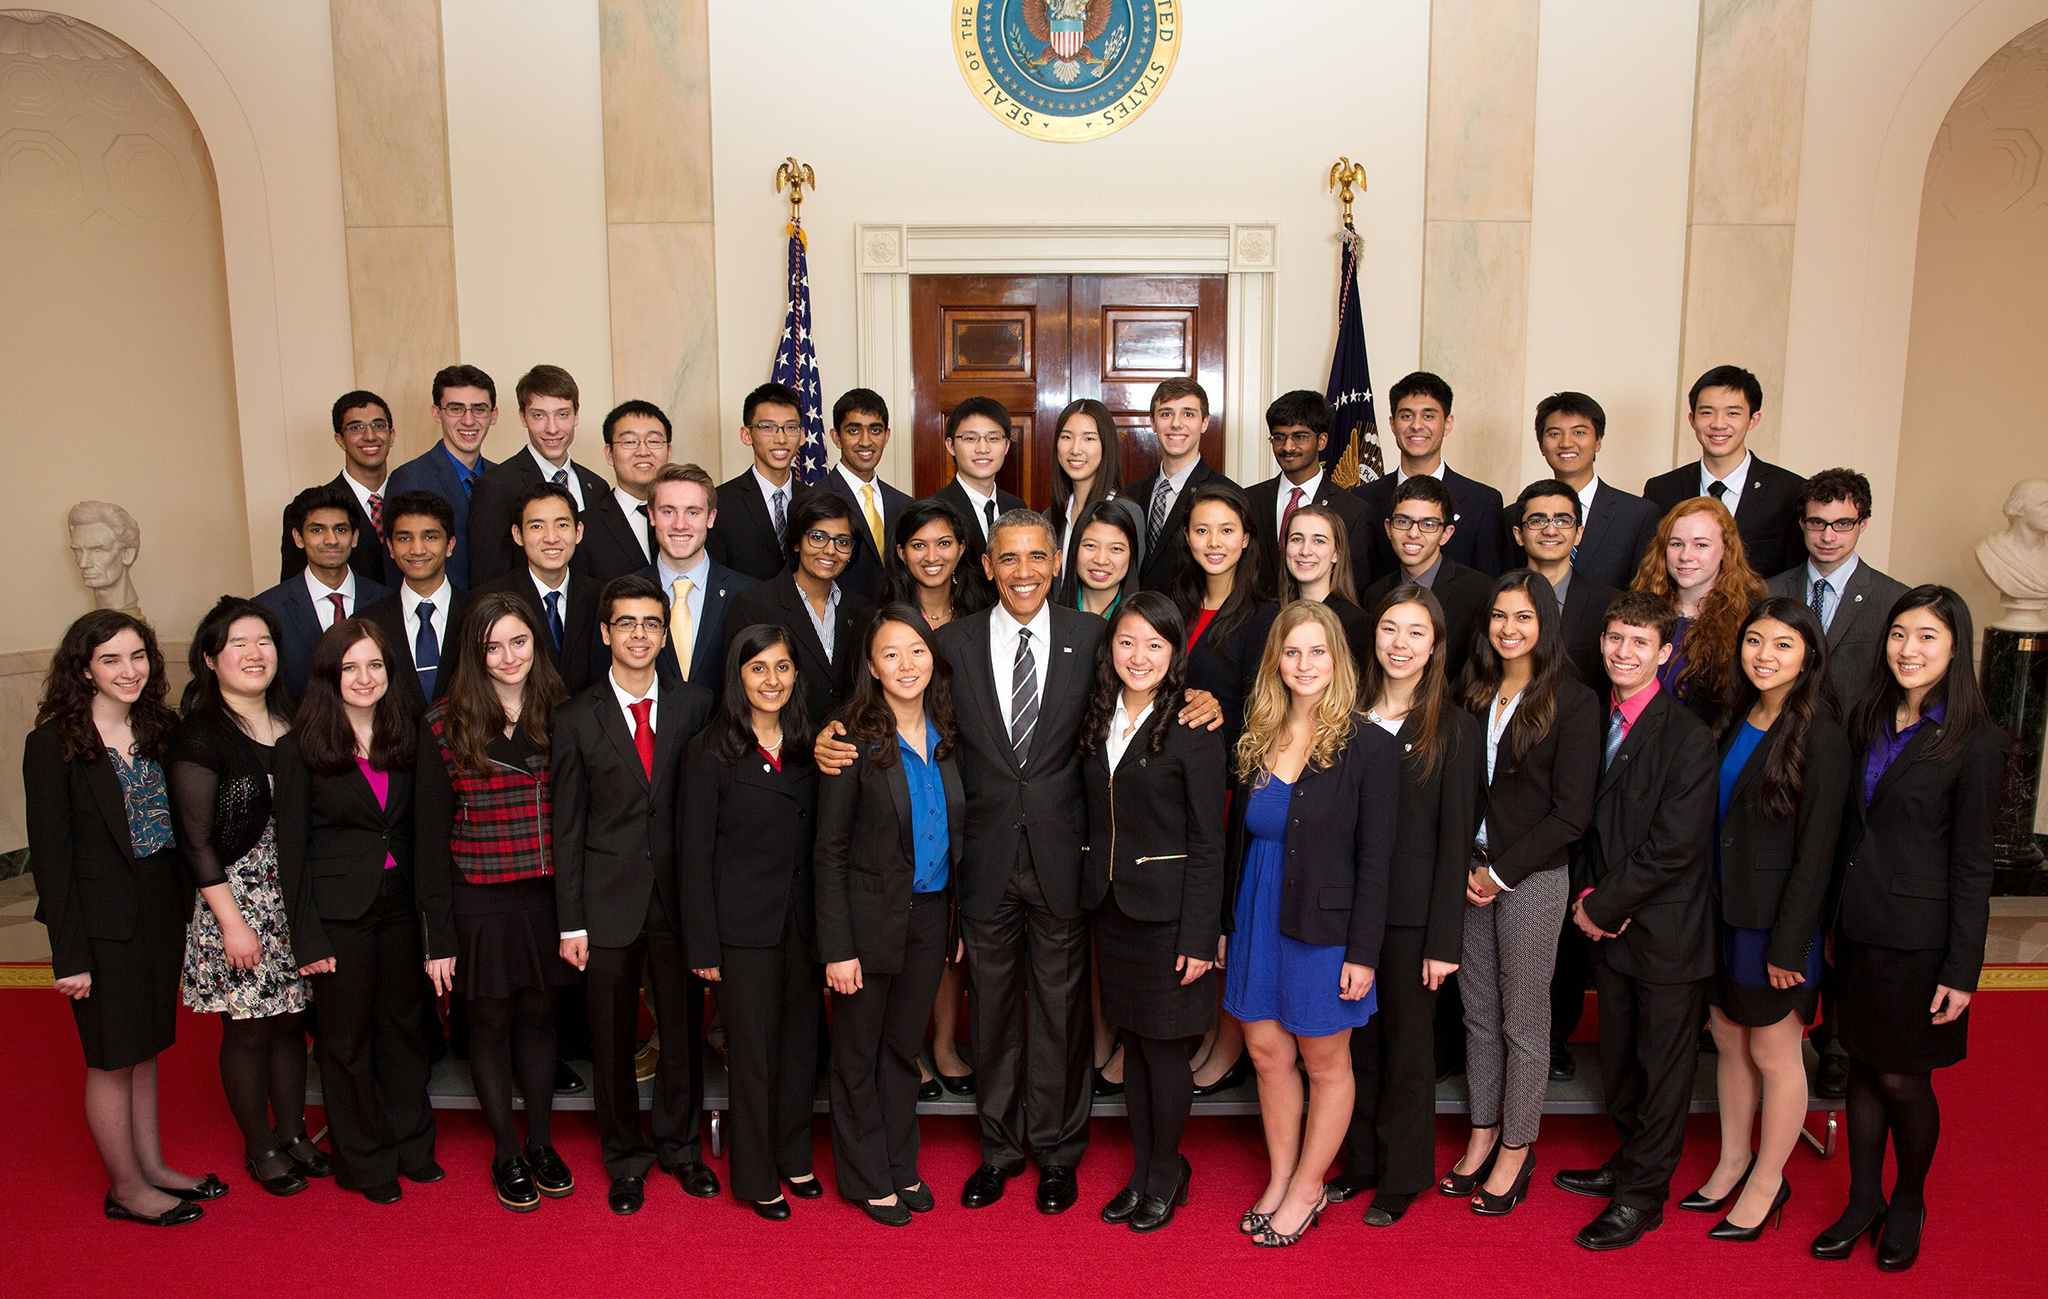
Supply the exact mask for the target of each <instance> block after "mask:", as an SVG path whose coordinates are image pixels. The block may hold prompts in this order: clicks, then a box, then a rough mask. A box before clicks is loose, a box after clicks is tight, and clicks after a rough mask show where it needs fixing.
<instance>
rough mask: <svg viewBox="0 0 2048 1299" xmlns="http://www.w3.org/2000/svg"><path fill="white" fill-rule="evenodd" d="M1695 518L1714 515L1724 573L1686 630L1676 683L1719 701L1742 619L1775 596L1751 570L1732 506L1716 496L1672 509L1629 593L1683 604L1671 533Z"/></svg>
mask: <svg viewBox="0 0 2048 1299" xmlns="http://www.w3.org/2000/svg"><path fill="white" fill-rule="evenodd" d="M1694 514H1705V515H1708V516H1710V517H1711V518H1712V519H1713V520H1714V524H1715V526H1716V527H1718V528H1720V530H1721V548H1722V554H1721V572H1720V574H1719V575H1718V576H1716V577H1715V578H1714V585H1713V589H1711V590H1709V591H1708V592H1707V594H1706V596H1705V598H1704V599H1702V600H1701V601H1700V607H1699V613H1698V614H1697V615H1695V616H1694V618H1693V620H1692V625H1691V627H1689V628H1688V629H1687V630H1686V633H1685V669H1684V670H1683V671H1682V672H1680V673H1679V674H1678V680H1677V681H1676V682H1674V683H1673V684H1674V685H1675V686H1676V687H1677V689H1678V693H1680V694H1683V695H1688V696H1689V695H1691V694H1692V692H1694V691H1696V690H1704V691H1706V692H1708V694H1709V695H1710V696H1711V697H1712V698H1714V699H1717V700H1718V699H1720V698H1722V697H1723V696H1724V695H1725V694H1726V693H1727V688H1728V673H1729V670H1730V669H1731V668H1732V666H1733V665H1734V663H1735V643H1736V641H1737V640H1738V639H1739V638H1740V637H1741V634H1742V621H1743V619H1745V618H1747V617H1748V616H1749V610H1750V607H1751V606H1752V605H1754V604H1755V603H1756V602H1757V601H1759V600H1761V599H1763V598H1764V597H1765V596H1766V595H1769V594H1770V592H1769V591H1768V590H1767V589H1766V588H1765V586H1764V582H1763V579H1762V578H1760V577H1758V576H1757V574H1756V570H1755V569H1753V568H1751V567H1750V566H1749V553H1748V552H1747V551H1746V550H1744V549H1743V545H1742V534H1741V533H1740V532H1738V531H1736V529H1735V516H1734V515H1732V514H1730V513H1729V512H1728V507H1727V506H1725V505H1723V504H1721V502H1719V501H1717V500H1715V499H1714V498H1713V497H1711V496H1695V497H1693V498H1692V499H1691V500H1687V501H1680V502H1679V503H1678V504H1677V505H1674V506H1672V507H1671V512H1670V513H1669V514H1666V515H1665V516H1664V521H1663V522H1662V523H1659V524H1658V525H1657V538H1656V540H1655V541H1653V542H1651V543H1650V548H1649V550H1648V551H1646V552H1644V554H1643V561H1642V563H1640V564H1638V565H1637V566H1636V576H1635V580H1634V581H1632V582H1630V583H1629V590H1631V591H1648V592H1649V593H1650V594H1652V595H1656V596H1661V597H1663V598H1664V599H1666V600H1668V601H1670V602H1671V604H1672V607H1673V608H1676V607H1677V606H1678V583H1676V582H1674V581H1672V580H1671V568H1670V565H1669V564H1668V562H1667V561H1666V558H1665V556H1666V553H1667V552H1668V551H1669V550H1670V548H1671V530H1672V529H1673V528H1674V527H1676V526H1677V524H1678V521H1679V520H1680V519H1683V518H1687V517H1689V516H1691V515H1694Z"/></svg>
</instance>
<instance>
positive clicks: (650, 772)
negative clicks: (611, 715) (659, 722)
mask: <svg viewBox="0 0 2048 1299" xmlns="http://www.w3.org/2000/svg"><path fill="white" fill-rule="evenodd" d="M652 711H654V701H653V700H652V699H642V700H638V701H636V702H635V703H634V705H633V747H634V748H636V749H638V750H640V769H641V770H642V771H644V772H646V773H647V779H648V780H650V781H651V780H653V779H654V726H653V723H652V722H651V721H650V720H649V718H648V716H647V714H648V713H650V712H652Z"/></svg>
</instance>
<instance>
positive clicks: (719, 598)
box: [640, 559, 817, 721]
mask: <svg viewBox="0 0 2048 1299" xmlns="http://www.w3.org/2000/svg"><path fill="white" fill-rule="evenodd" d="M640 576H642V577H644V578H646V579H647V580H648V581H650V582H652V583H654V584H655V585H656V586H661V585H662V581H661V569H660V567H659V566H658V565H655V564H649V565H648V566H647V567H645V568H643V569H641V570H640ZM754 585H755V582H754V579H753V578H751V577H748V576H747V575H746V574H745V573H742V572H739V571H738V570H736V569H730V568H727V567H726V566H725V565H723V564H721V563H719V562H718V561H717V560H715V559H714V560H712V561H711V568H710V570H709V571H708V572H706V573H705V575H704V611H703V613H702V614H700V615H699V616H698V618H697V620H696V623H695V626H694V628H693V630H694V633H695V634H694V635H693V636H692V637H691V638H690V644H691V649H690V675H689V677H688V678H687V679H688V681H689V682H690V684H691V685H693V686H702V687H704V688H705V689H706V690H709V691H710V692H711V693H712V694H714V695H715V694H717V693H718V692H719V691H721V690H723V689H724V688H725V615H726V612H727V610H729V609H730V608H731V607H732V600H733V597H734V596H736V595H738V594H739V593H740V592H742V591H745V590H747V589H749V588H751V587H753V586H754ZM662 594H663V595H666V596H668V597H669V598H670V599H671V600H673V599H674V598H675V592H674V591H672V590H667V589H664V590H663V591H662ZM656 662H657V663H658V664H659V666H660V668H661V674H662V675H663V676H668V677H681V676H682V675H683V673H682V664H681V663H680V662H679V661H678V660H677V659H676V647H675V646H674V645H663V646H662V647H661V657H660V658H659V659H657V660H656ZM812 720H813V721H815V720H817V719H815V718H814V719H812Z"/></svg>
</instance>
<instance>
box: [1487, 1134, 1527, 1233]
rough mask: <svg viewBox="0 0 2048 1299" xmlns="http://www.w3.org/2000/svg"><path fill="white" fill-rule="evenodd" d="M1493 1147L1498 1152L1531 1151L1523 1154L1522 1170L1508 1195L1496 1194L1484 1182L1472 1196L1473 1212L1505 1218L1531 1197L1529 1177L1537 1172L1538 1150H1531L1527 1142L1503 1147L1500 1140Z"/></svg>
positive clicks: (1489, 1160) (1490, 1157)
mask: <svg viewBox="0 0 2048 1299" xmlns="http://www.w3.org/2000/svg"><path fill="white" fill-rule="evenodd" d="M1493 1149H1494V1151H1495V1153H1496V1154H1497V1153H1499V1152H1500V1151H1501V1150H1502V1149H1507V1150H1528V1151H1529V1153H1528V1154H1526V1155H1523V1156H1522V1171H1520V1172H1519V1173H1516V1174H1515V1182H1514V1185H1512V1186H1510V1187H1508V1192H1507V1194H1506V1195H1495V1194H1494V1193H1493V1192H1492V1191H1489V1190H1487V1189H1486V1186H1485V1184H1484V1183H1483V1182H1482V1183H1481V1184H1480V1187H1479V1191H1478V1193H1477V1194H1476V1195H1474V1196H1473V1197H1472V1212H1474V1213H1476V1214H1478V1215H1479V1216H1481V1217H1483V1218H1505V1217H1507V1216H1508V1215H1509V1214H1510V1213H1513V1212H1514V1211H1515V1206H1516V1205H1518V1204H1520V1203H1521V1202H1522V1201H1524V1200H1526V1199H1528V1198H1529V1178H1530V1177H1532V1176H1533V1175H1534V1174H1535V1172H1536V1152H1535V1151H1534V1150H1529V1147H1528V1146H1527V1145H1526V1144H1524V1145H1520V1146H1506V1147H1503V1146H1502V1145H1501V1144H1500V1143H1499V1142H1495V1143H1494V1146H1493ZM1487 1158H1488V1162H1489V1163H1490V1162H1492V1156H1488V1157H1487Z"/></svg>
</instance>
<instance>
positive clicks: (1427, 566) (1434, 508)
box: [1359, 474, 1500, 681]
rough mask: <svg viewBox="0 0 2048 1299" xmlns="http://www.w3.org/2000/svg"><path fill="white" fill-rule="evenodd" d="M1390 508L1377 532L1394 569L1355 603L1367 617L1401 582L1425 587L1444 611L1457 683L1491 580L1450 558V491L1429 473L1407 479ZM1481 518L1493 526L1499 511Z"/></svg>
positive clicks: (1447, 664)
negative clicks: (1392, 557)
mask: <svg viewBox="0 0 2048 1299" xmlns="http://www.w3.org/2000/svg"><path fill="white" fill-rule="evenodd" d="M1390 510H1391V512H1390V514H1389V515H1388V518H1387V521H1386V524H1385V526H1384V527H1383V528H1382V529H1381V533H1382V535H1383V536H1384V537H1386V538H1387V541H1388V548H1389V550H1391V551H1392V552H1393V554H1394V557H1395V563H1396V567H1395V568H1394V570H1393V571H1392V572H1390V573H1388V574H1386V575H1385V576H1384V577H1382V578H1380V580H1379V581H1377V582H1374V583H1373V584H1372V585H1371V586H1369V587H1367V588H1366V590H1365V593H1364V595H1362V596H1361V597H1360V598H1359V603H1360V604H1361V605H1362V606H1363V607H1364V609H1365V611H1366V613H1367V614H1368V615H1370V614H1371V613H1372V611H1373V610H1374V609H1376V608H1378V607H1379V603H1380V601H1381V600H1383V599H1385V598H1386V595H1387V592H1389V591H1391V590H1393V589H1394V588H1395V587H1396V586H1399V585H1400V584H1401V583H1403V582H1415V583H1418V584H1420V585H1422V586H1424V587H1427V588H1428V589H1429V592H1430V594H1432V595H1434V596H1435V597H1436V600H1437V603H1438V604H1440V605H1442V606H1443V609H1444V668H1445V671H1447V672H1448V673H1449V674H1450V677H1451V679H1452V680H1453V681H1455V680H1457V677H1458V673H1459V672H1461V671H1463V670H1464V667H1465V658H1466V656H1467V655H1468V654H1470V653H1471V650H1472V631H1473V629H1474V628H1476V627H1479V626H1481V625H1483V623H1484V621H1485V618H1486V615H1487V614H1488V613H1489V612H1490V610H1489V609H1488V606H1487V600H1488V599H1489V597H1490V596H1491V595H1492V592H1493V580H1492V579H1491V578H1489V577H1487V576H1486V574H1484V573H1482V572H1480V571H1479V570H1478V569H1475V568H1467V567H1466V566H1465V565H1463V564H1461V563H1459V562H1458V561H1457V560H1455V559H1452V558H1451V556H1450V543H1451V542H1452V541H1454V540H1455V539H1456V538H1457V533H1458V530H1457V527H1456V525H1455V524H1453V523H1452V522H1451V512H1452V505H1451V493H1450V489H1448V488H1446V487H1445V486H1444V485H1443V484H1442V483H1441V482H1439V481H1437V480H1436V479H1434V478H1431V477H1429V476H1428V475H1427V474H1422V475H1418V476H1416V477H1413V478H1410V479H1409V480H1408V481H1407V482H1405V483H1402V484H1401V486H1400V487H1399V488H1397V489H1395V491H1394V495H1393V501H1392V504H1391V507H1390ZM1479 517H1482V518H1484V519H1485V520H1486V524H1487V526H1489V527H1491V526H1492V525H1493V522H1494V521H1495V520H1496V519H1498V518H1499V517H1500V515H1499V512H1498V511H1492V512H1489V513H1487V514H1485V515H1481V516H1479Z"/></svg>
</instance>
